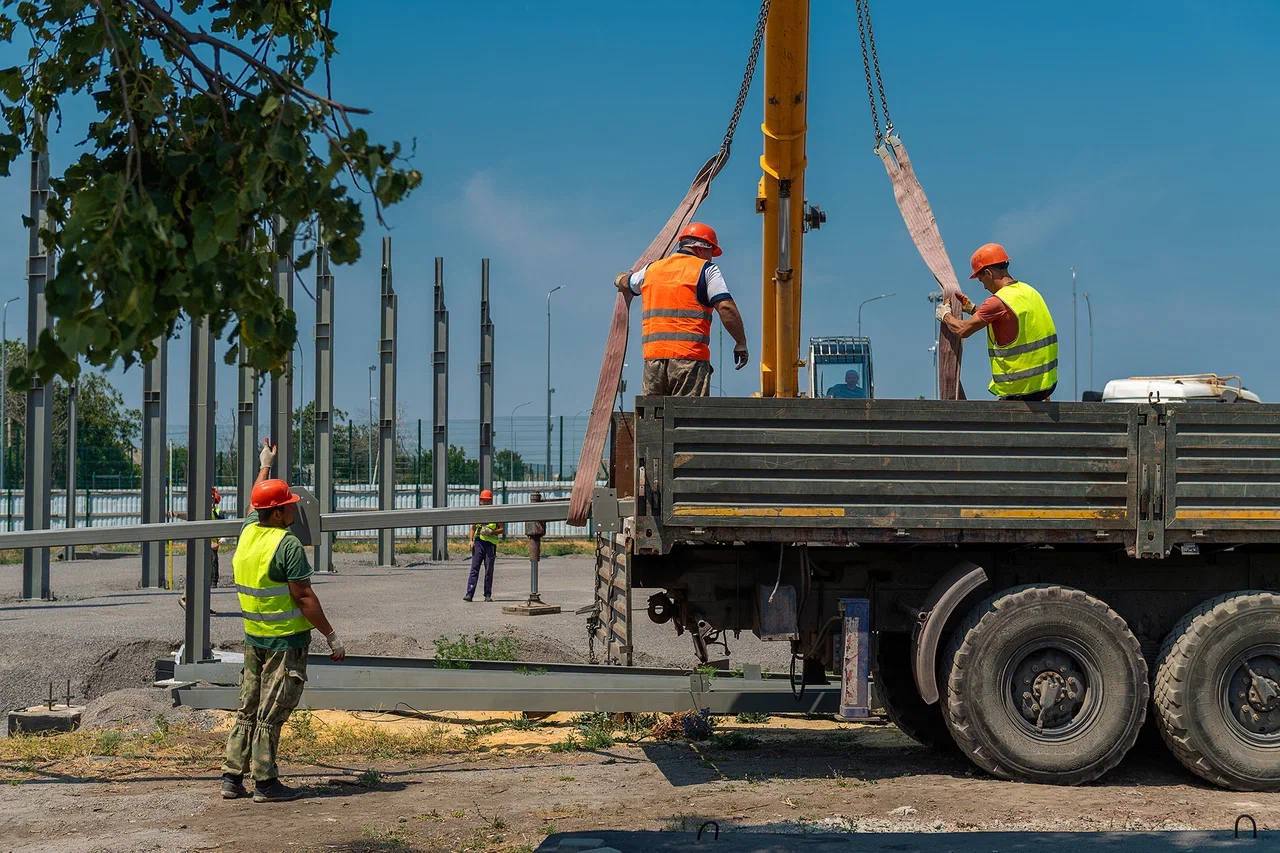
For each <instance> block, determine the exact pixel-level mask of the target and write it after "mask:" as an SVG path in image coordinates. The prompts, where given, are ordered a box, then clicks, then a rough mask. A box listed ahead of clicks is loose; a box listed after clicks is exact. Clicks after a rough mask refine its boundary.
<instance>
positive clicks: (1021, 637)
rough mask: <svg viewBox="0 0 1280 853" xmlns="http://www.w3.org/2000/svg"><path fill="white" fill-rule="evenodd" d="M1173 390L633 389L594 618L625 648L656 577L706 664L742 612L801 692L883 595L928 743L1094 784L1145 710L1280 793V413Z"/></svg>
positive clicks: (907, 707)
mask: <svg viewBox="0 0 1280 853" xmlns="http://www.w3.org/2000/svg"><path fill="white" fill-rule="evenodd" d="M1136 381H1138V380H1126V381H1125V382H1126V383H1129V384H1127V385H1126V384H1122V385H1120V386H1117V388H1119V389H1126V388H1127V389H1131V388H1132V387H1133V384H1132V383H1134V382H1136ZM1142 381H1144V382H1145V381H1151V380H1142ZM1155 381H1157V382H1162V383H1165V384H1166V385H1175V384H1178V383H1179V381H1180V380H1179V379H1178V378H1176V377H1173V378H1170V377H1162V378H1159V379H1157V380H1155ZM1183 385H1184V386H1189V385H1190V383H1183ZM1197 387H1199V388H1201V389H1202V390H1203V388H1206V387H1208V388H1212V387H1217V388H1224V387H1227V386H1225V385H1222V384H1217V385H1213V383H1208V384H1206V383H1203V382H1202V383H1201V384H1200V386H1197ZM1192 390H1193V391H1194V390H1195V389H1194V388H1193V389H1192ZM1170 397H1171V395H1170V394H1169V393H1168V391H1166V393H1165V394H1164V395H1163V396H1161V397H1160V401H1159V402H1154V401H1155V400H1156V399H1157V395H1156V394H1154V393H1153V394H1152V395H1151V400H1152V402H1142V403H1133V402H1080V403H1075V402H1062V403H1058V402H1046V403H1011V402H975V401H932V400H930V401H920V400H888V399H880V400H833V399H817V400H815V399H806V398H792V399H782V398H771V399H770V398H702V399H694V398H677V397H658V398H655V397H640V398H637V400H636V404H635V411H634V413H633V414H631V415H629V416H626V417H624V416H623V415H618V416H617V419H618V426H617V427H616V428H615V435H614V442H613V446H614V453H613V457H614V458H613V461H612V463H611V465H610V471H611V479H612V482H611V484H610V485H611V488H612V489H613V490H614V492H615V493H616V495H617V496H618V497H621V498H631V497H634V507H635V509H634V516H631V517H629V518H626V519H622V520H620V523H619V524H618V525H617V526H616V529H617V531H618V533H617V534H612V533H609V534H605V535H604V536H603V540H604V544H603V545H602V548H601V555H602V556H601V559H600V560H599V561H598V566H599V573H600V580H599V581H598V584H597V589H598V591H599V590H602V589H603V590H605V593H604V594H603V596H602V598H603V600H604V604H603V609H602V611H601V612H602V613H605V614H606V617H605V618H604V619H603V620H602V621H603V622H604V623H606V624H603V626H602V627H601V628H600V629H599V636H600V638H601V639H602V640H603V641H604V642H605V645H606V647H607V648H610V649H611V650H613V651H614V652H615V653H617V652H619V651H629V642H630V640H629V636H630V634H629V628H628V627H627V626H628V624H629V623H628V622H627V620H629V618H630V612H629V611H627V612H625V613H623V612H622V610H623V607H624V606H623V605H622V604H620V603H619V602H620V601H621V599H622V597H623V595H624V594H625V596H628V597H629V596H630V593H631V590H632V589H640V588H643V589H652V590H655V591H654V593H653V595H652V596H651V597H650V599H649V602H648V609H647V612H648V617H649V618H650V619H652V620H653V621H655V622H658V623H662V624H668V623H669V624H671V625H672V626H673V628H674V629H675V630H677V631H679V632H685V631H687V632H689V633H690V634H691V635H692V637H693V642H694V646H695V649H696V650H697V651H698V653H699V655H700V657H702V659H703V660H706V659H707V650H708V648H709V647H710V646H712V645H713V644H716V643H719V642H724V641H726V640H727V639H728V638H729V637H730V635H734V634H738V633H739V632H742V631H749V632H752V633H754V634H756V635H758V636H761V637H762V638H767V639H776V640H780V641H784V642H788V643H789V644H790V650H791V655H792V660H793V665H792V672H793V680H794V681H795V686H796V689H797V690H802V689H803V685H804V684H812V683H823V682H825V681H826V680H827V679H828V678H829V677H830V676H829V673H832V672H833V671H838V670H839V666H838V657H839V655H840V651H841V649H842V648H843V645H842V640H841V632H842V625H843V620H842V618H841V614H842V613H843V612H844V611H843V609H842V608H843V607H844V603H845V602H848V601H849V600H862V601H865V602H866V603H867V606H868V612H869V623H870V624H869V635H868V636H869V649H868V655H867V657H868V663H869V666H868V668H869V675H870V679H871V680H872V681H874V684H875V688H876V692H877V694H878V697H879V699H880V701H881V702H882V703H883V706H884V709H885V711H886V712H887V714H888V716H889V717H890V718H891V719H892V720H893V721H894V722H896V723H897V724H898V725H899V726H900V727H901V728H902V730H903V731H904V732H905V733H907V734H908V735H909V736H911V737H913V738H915V739H916V740H918V741H920V742H921V743H924V744H927V745H931V746H943V745H951V744H954V746H955V747H957V748H958V749H959V750H960V751H961V752H962V753H963V754H965V755H966V756H968V758H969V759H970V760H971V761H972V762H973V763H974V764H976V765H977V766H978V767H980V768H982V769H983V770H986V771H987V772H989V773H992V774H994V775H996V776H998V777H1003V778H1006V779H1014V780H1019V781H1026V782H1039V783H1053V784H1078V783H1082V782H1087V781H1090V780H1093V779H1096V778H1098V777H1100V776H1101V775H1103V774H1104V773H1106V772H1107V771H1108V770H1110V769H1111V768H1113V767H1114V766H1115V765H1116V764H1117V763H1119V761H1120V760H1121V759H1122V758H1123V757H1124V755H1125V753H1126V752H1128V750H1129V749H1130V748H1131V747H1132V746H1133V745H1134V743H1135V742H1136V741H1137V739H1138V736H1139V733H1140V731H1141V730H1142V729H1143V727H1144V724H1145V723H1146V722H1147V721H1148V719H1149V718H1150V719H1151V720H1152V721H1153V724H1154V726H1155V727H1156V728H1157V729H1158V730H1159V732H1160V734H1161V735H1162V736H1163V739H1164V742H1165V743H1166V744H1167V745H1168V747H1169V748H1170V750H1171V751H1172V752H1173V754H1174V755H1175V756H1176V757H1177V758H1178V760H1179V761H1181V762H1182V763H1183V764H1184V765H1186V766H1187V767H1188V768H1189V769H1190V770H1192V771H1193V772H1194V773H1196V774H1198V775H1199V776H1202V777H1203V778H1205V779H1207V780H1209V781H1210V782H1212V783H1214V784H1217V785H1220V786H1224V787H1228V788H1232V789H1237V790H1277V789H1280V594H1277V593H1276V590H1277V589H1280V406H1275V405H1267V404H1262V403H1258V402H1253V401H1254V400H1256V399H1257V398H1256V396H1254V395H1252V394H1247V393H1246V394H1243V395H1242V394H1239V393H1236V394H1231V393H1228V394H1227V395H1226V399H1228V400H1233V401H1235V402H1222V400H1223V396H1222V395H1221V394H1220V393H1218V394H1213V393H1206V394H1205V395H1203V396H1200V397H1193V398H1192V399H1199V400H1210V399H1213V400H1216V401H1218V402H1219V403H1221V404H1220V405H1203V404H1197V403H1192V402H1189V401H1188V399H1187V398H1186V397H1182V398H1178V397H1176V396H1174V399H1175V400H1176V402H1169V401H1168V400H1170ZM1242 401H1247V402H1242ZM599 523H600V521H597V524H599ZM606 526H607V522H606ZM624 591H625V592H624ZM610 613H612V614H614V618H612V619H611V618H609V616H608V614H610ZM610 623H611V624H610ZM610 643H611V644H612V645H610Z"/></svg>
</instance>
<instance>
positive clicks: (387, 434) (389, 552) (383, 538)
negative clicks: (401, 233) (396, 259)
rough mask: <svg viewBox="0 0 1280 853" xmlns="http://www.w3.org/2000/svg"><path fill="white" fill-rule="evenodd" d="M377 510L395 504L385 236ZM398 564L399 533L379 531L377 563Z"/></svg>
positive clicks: (392, 303) (392, 307) (391, 315)
mask: <svg viewBox="0 0 1280 853" xmlns="http://www.w3.org/2000/svg"><path fill="white" fill-rule="evenodd" d="M378 364H379V367H380V372H379V374H378V376H379V384H380V385H381V389H382V391H381V396H380V397H379V398H378V409H379V414H378V458H379V463H378V467H379V469H380V470H379V472H378V509H383V510H387V509H395V506H396V291H395V287H394V286H393V284H392V280H391V238H390V237H383V238H382V328H381V336H380V339H379V341H378ZM395 564H396V532H395V530H394V529H387V530H380V531H378V565H380V566H394V565H395Z"/></svg>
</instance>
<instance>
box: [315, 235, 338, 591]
mask: <svg viewBox="0 0 1280 853" xmlns="http://www.w3.org/2000/svg"><path fill="white" fill-rule="evenodd" d="M315 372H316V423H315V430H316V436H315V470H316V479H315V483H316V500H317V501H318V503H319V504H320V512H321V513H326V512H333V274H332V273H331V272H330V271H329V248H328V247H327V246H325V245H324V244H321V245H320V246H319V247H318V248H317V249H316V371H315ZM315 563H316V571H317V572H332V571H333V570H334V569H333V537H332V536H325V535H320V536H317V537H316V543H315Z"/></svg>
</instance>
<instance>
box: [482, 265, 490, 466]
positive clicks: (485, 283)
mask: <svg viewBox="0 0 1280 853" xmlns="http://www.w3.org/2000/svg"><path fill="white" fill-rule="evenodd" d="M480 488H481V489H492V488H493V318H492V317H490V316H489V259H488V258H482V259H481V260H480Z"/></svg>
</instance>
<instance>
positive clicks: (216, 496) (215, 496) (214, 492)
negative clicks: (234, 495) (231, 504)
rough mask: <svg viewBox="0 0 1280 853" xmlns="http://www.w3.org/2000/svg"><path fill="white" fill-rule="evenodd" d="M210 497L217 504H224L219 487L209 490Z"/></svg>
mask: <svg viewBox="0 0 1280 853" xmlns="http://www.w3.org/2000/svg"><path fill="white" fill-rule="evenodd" d="M209 497H211V498H213V502H214V503H216V504H220V503H222V492H220V491H218V487H217V486H214V487H213V488H211V489H210V490H209Z"/></svg>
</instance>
